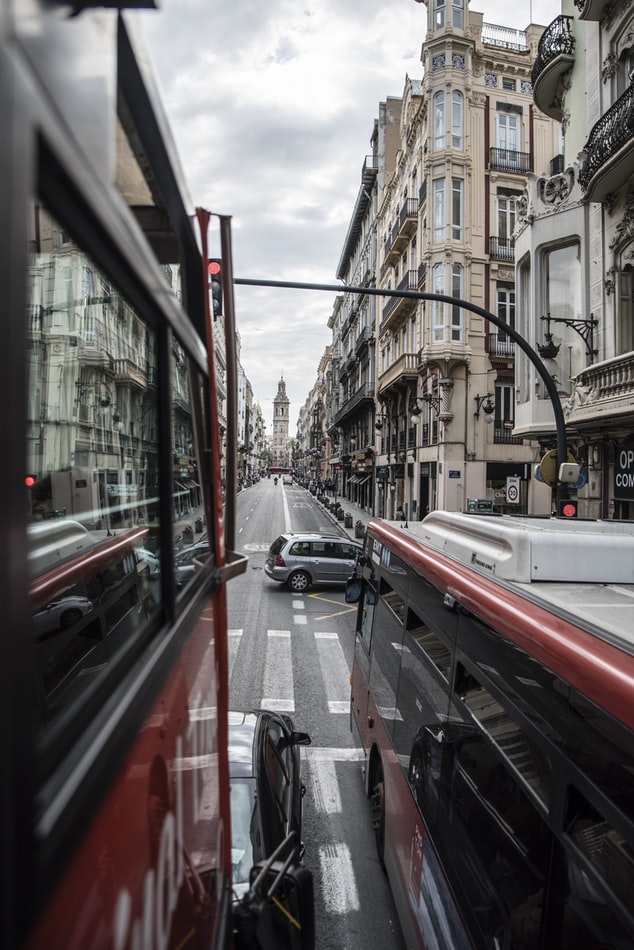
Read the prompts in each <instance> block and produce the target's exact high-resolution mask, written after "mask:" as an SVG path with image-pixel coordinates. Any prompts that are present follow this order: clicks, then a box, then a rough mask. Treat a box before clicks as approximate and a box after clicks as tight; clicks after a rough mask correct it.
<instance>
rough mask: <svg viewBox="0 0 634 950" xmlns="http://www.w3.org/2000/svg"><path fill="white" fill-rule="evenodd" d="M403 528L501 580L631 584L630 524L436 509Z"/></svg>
mask: <svg viewBox="0 0 634 950" xmlns="http://www.w3.org/2000/svg"><path fill="white" fill-rule="evenodd" d="M407 530H408V531H409V532H411V534H412V535H414V536H415V537H416V538H418V539H419V540H420V541H422V542H424V543H425V544H427V545H429V546H430V547H433V548H436V549H437V550H439V551H442V552H443V553H444V554H447V555H448V556H449V557H452V558H454V559H455V560H457V561H460V562H461V563H462V564H465V565H468V566H469V567H470V568H472V569H473V570H475V571H480V572H481V573H482V574H486V575H489V576H495V577H497V578H499V579H500V580H505V581H510V582H515V583H520V584H531V583H535V582H540V581H551V582H557V581H563V582H573V583H594V584H634V525H633V524H631V523H629V522H624V521H578V520H576V519H575V520H562V519H556V518H514V517H509V516H501V517H499V518H497V517H489V516H486V515H484V516H482V515H480V516H478V515H468V514H462V513H459V512H449V511H434V512H431V513H430V514H429V515H427V517H426V518H425V519H424V521H418V522H413V523H411V524H409V525H408V527H407Z"/></svg>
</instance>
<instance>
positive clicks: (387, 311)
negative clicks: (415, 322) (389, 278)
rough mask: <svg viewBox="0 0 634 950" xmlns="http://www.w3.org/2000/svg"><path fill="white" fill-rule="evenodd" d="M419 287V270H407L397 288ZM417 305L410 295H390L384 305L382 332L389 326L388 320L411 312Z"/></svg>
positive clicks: (409, 288)
mask: <svg viewBox="0 0 634 950" xmlns="http://www.w3.org/2000/svg"><path fill="white" fill-rule="evenodd" d="M417 289H418V271H415V270H408V271H405V273H404V275H403V277H402V278H401V280H400V282H399V284H398V286H397V287H396V290H399V291H407V290H417ZM415 306H416V301H415V300H412V299H411V298H410V297H388V299H387V302H386V303H385V306H384V307H383V319H382V321H381V327H380V331H379V332H380V333H383V331H384V330H385V328H386V327H387V323H388V320H390V319H392V318H396V317H397V316H399V315H402V314H403V313H410V312H411V311H412V310H413V309H414V308H415Z"/></svg>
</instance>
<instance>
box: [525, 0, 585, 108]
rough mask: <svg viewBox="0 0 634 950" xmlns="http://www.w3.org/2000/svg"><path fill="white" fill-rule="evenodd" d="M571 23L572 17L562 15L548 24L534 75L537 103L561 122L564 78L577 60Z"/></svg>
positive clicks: (540, 42)
mask: <svg viewBox="0 0 634 950" xmlns="http://www.w3.org/2000/svg"><path fill="white" fill-rule="evenodd" d="M571 25H572V17H569V16H561V15H560V16H558V17H556V18H555V19H554V20H553V22H552V23H551V24H550V26H547V27H546V29H545V30H544V32H543V33H542V37H541V39H540V41H539V46H538V47H537V59H536V60H535V63H534V65H533V72H532V76H531V78H532V82H533V99H534V101H535V105H536V106H537V108H538V109H541V111H542V112H544V113H545V114H546V115H549V116H550V117H551V119H555V120H556V121H557V122H561V120H562V119H563V116H564V112H563V103H562V92H563V87H562V82H561V81H562V78H563V76H564V75H565V74H566V73H567V72H568V71H569V70H570V68H571V67H572V65H573V63H574V61H575V57H574V50H575V38H574V36H573V35H572V28H571Z"/></svg>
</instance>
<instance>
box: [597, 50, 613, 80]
mask: <svg viewBox="0 0 634 950" xmlns="http://www.w3.org/2000/svg"><path fill="white" fill-rule="evenodd" d="M616 64H617V60H616V53H608V55H607V56H606V57H605V59H604V60H603V63H602V64H601V79H602V80H603V82H604V83H606V82H608V80H610V79H612V76H614V74H615V72H616Z"/></svg>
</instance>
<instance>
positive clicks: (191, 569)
mask: <svg viewBox="0 0 634 950" xmlns="http://www.w3.org/2000/svg"><path fill="white" fill-rule="evenodd" d="M175 274H176V276H177V274H178V272H175ZM170 371H171V384H172V440H173V442H172V444H173V446H174V450H173V451H174V455H173V480H172V509H173V517H174V546H175V549H176V582H177V587H178V588H179V589H181V588H183V587H184V586H186V583H187V582H189V581H191V580H192V578H193V577H194V576H195V574H196V570H197V568H198V566H199V565H201V564H202V563H203V562H204V561H206V560H207V559H208V558H209V553H210V545H209V538H208V534H207V530H206V525H205V515H204V507H203V498H202V493H201V487H200V480H201V475H200V471H199V464H198V452H197V433H196V432H195V427H194V421H193V420H194V418H195V416H194V412H193V399H194V398H197V394H195V393H194V391H193V388H192V386H193V380H192V374H191V369H190V364H189V361H188V359H187V357H186V354H185V351H184V349H183V348H182V346H181V344H180V343H179V342H178V340H176V339H174V340H173V341H172V352H171V363H170Z"/></svg>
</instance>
